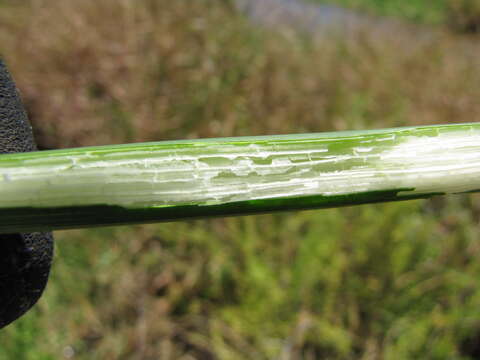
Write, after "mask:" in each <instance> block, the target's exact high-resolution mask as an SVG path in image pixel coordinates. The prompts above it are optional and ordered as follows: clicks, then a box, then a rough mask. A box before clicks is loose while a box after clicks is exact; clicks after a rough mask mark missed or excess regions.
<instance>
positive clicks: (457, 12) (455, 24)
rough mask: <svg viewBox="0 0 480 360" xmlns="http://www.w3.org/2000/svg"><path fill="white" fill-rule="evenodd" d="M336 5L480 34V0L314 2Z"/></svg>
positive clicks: (317, 0) (314, 0) (345, 0)
mask: <svg viewBox="0 0 480 360" xmlns="http://www.w3.org/2000/svg"><path fill="white" fill-rule="evenodd" d="M310 1H313V2H320V3H329V4H336V5H340V6H346V7H351V8H354V9H357V10H362V11H368V12H370V13H372V14H376V15H387V16H391V17H401V18H405V19H408V20H411V21H414V22H421V23H426V24H436V25H439V24H443V25H447V26H448V27H449V28H450V29H451V30H453V31H455V32H458V33H467V34H471V33H478V32H480V1H479V0H435V1H431V0H408V1H405V0H310Z"/></svg>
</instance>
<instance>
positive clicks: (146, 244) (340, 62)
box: [0, 0, 480, 360]
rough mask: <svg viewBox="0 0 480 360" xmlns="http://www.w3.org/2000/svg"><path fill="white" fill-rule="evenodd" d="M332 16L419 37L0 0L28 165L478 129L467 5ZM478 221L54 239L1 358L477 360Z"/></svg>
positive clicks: (195, 12)
mask: <svg viewBox="0 0 480 360" xmlns="http://www.w3.org/2000/svg"><path fill="white" fill-rule="evenodd" d="M337 3H339V4H343V5H350V6H356V7H361V8H362V9H363V10H368V11H372V13H377V14H387V15H390V16H397V17H399V18H402V17H405V16H406V17H407V18H408V19H410V20H415V21H419V22H424V23H427V24H429V25H418V26H414V27H411V26H410V25H409V26H406V28H408V30H406V31H404V32H403V31H402V32H399V33H385V34H372V33H369V32H368V31H366V32H362V33H361V34H356V35H355V36H351V37H349V38H348V39H347V38H345V39H339V38H338V37H337V38H325V37H322V38H321V40H320V39H314V38H311V37H309V36H308V35H306V34H296V33H293V32H292V31H282V29H281V27H279V28H278V29H266V28H262V27H261V26H258V25H254V24H252V23H250V22H249V20H248V19H246V18H245V17H244V16H242V15H241V14H239V13H238V12H237V11H236V10H235V6H234V5H233V3H232V2H231V1H227V0H175V1H169V0H137V1H133V0H102V1H97V0H82V1H75V0H63V1H54V0H22V1H15V0H3V1H2V2H1V3H0V4H1V5H0V53H1V54H2V56H3V57H4V58H5V60H6V61H7V63H8V64H9V66H10V69H11V72H12V73H13V75H14V77H15V79H16V81H17V84H18V86H19V88H20V90H21V93H22V97H23V99H24V102H25V104H26V106H27V107H28V111H29V114H30V118H31V121H32V123H33V126H34V129H35V132H36V137H37V140H38V142H39V145H40V147H41V148H42V149H52V148H62V147H74V146H84V145H93V144H95V145H100V144H112V143H124V142H136V141H153V140H164V139H179V138H196V137H213V136H230V135H235V136H240V135H261V134H279V133H300V132H318V131H325V130H343V129H366V128H381V127H392V126H403V125H414V124H433V123H450V122H470V121H475V120H477V119H478V114H479V113H480V101H479V94H480V66H479V65H480V64H479V62H480V48H479V43H478V37H476V36H475V35H472V33H473V32H472V31H471V27H468V29H466V30H468V31H466V30H465V29H462V27H461V26H460V25H458V26H457V25H456V24H457V22H458V23H459V24H460V23H462V21H463V20H454V19H457V18H458V19H463V18H464V17H463V16H461V15H459V14H461V13H462V11H463V10H461V9H463V8H462V7H461V6H460V5H458V4H461V3H462V4H463V3H465V4H466V3H467V1H466V0H463V1H461V0H458V1H453V0H452V1H450V2H449V1H447V0H445V1H438V2H427V1H420V0H418V1H413V0H412V1H408V2H406V1H395V0H388V1H387V0H385V1H373V0H356V1H354V0H352V1H347V0H344V1H341V0H338V1H337ZM469 3H470V4H471V5H472V6H478V2H477V1H475V0H471V1H470V2H469ZM432 4H435V6H433V5H432ZM454 4H457V5H458V6H459V7H458V8H455V7H454V6H457V5H454ZM462 6H463V5H462ZM412 9H413V10H412ZM454 9H460V10H454ZM477 9H478V8H477ZM405 14H407V15H405ZM412 14H413V15H412ZM467 14H469V15H471V14H472V12H471V11H467ZM432 19H433V20H432ZM476 21H478V17H477V18H476ZM432 24H436V25H435V28H434V29H433V30H432V26H433V25H432ZM451 24H455V26H453V27H452V25H451ZM466 32H467V33H469V34H470V35H468V36H467V35H464V33H466ZM422 34H423V35H425V34H427V35H426V36H423V35H422ZM479 214H480V199H479V197H478V196H474V195H472V196H456V197H448V198H437V199H433V200H431V201H409V202H403V203H397V204H380V205H368V206H361V207H354V208H342V209H332V210H321V211H306V212H299V213H285V214H274V215H262V216H254V217H240V218H227V219H214V220H208V221H207V220H197V221H189V222H181V223H168V224H158V225H148V226H147V225H146V226H130V227H118V228H100V229H88V230H78V231H62V232H57V233H56V239H57V241H56V244H57V252H56V259H55V264H54V268H53V272H52V276H51V280H50V283H49V286H48V288H47V291H46V293H45V295H44V297H43V299H42V300H41V301H40V303H39V304H38V306H36V307H35V309H34V310H33V311H31V312H30V313H29V314H27V315H26V316H25V317H23V318H22V319H21V320H19V321H17V322H16V323H15V324H13V325H11V326H9V327H8V328H6V329H5V330H2V332H1V334H0V358H2V359H18V360H21V359H25V360H38V359H41V360H43V359H45V360H47V359H102V360H105V359H106V360H108V359H202V360H203V359H280V360H287V359H292V360H296V359H365V360H375V359H459V360H460V359H474V358H477V357H478V356H480V280H479V279H480V261H479V256H480V253H479V251H480V235H479V232H478V219H479Z"/></svg>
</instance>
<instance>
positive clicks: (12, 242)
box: [0, 59, 53, 328]
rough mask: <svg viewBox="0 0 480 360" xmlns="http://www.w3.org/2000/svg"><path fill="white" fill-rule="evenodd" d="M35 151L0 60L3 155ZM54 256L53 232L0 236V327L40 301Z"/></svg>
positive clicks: (26, 120)
mask: <svg viewBox="0 0 480 360" xmlns="http://www.w3.org/2000/svg"><path fill="white" fill-rule="evenodd" d="M34 150H36V146H35V142H34V140H33V134H32V128H31V126H30V123H29V122H28V118H27V114H26V112H25V110H24V109H23V105H22V103H21V100H20V97H19V95H18V93H17V90H16V88H15V84H14V83H13V80H12V78H11V77H10V75H9V73H8V71H7V68H6V67H5V64H4V63H3V61H2V60H1V59H0V153H14V152H24V151H34ZM0 175H1V174H0ZM0 186H1V184H0ZM0 201H1V199H0ZM52 257H53V238H52V234H51V233H38V232H37V233H29V234H0V328H2V327H4V326H6V325H8V324H9V323H11V322H12V321H14V320H15V319H17V318H18V317H20V316H21V315H23V314H24V313H25V312H26V311H27V310H28V309H30V308H31V307H32V306H33V305H34V304H35V303H36V302H37V300H38V299H39V298H40V295H42V292H43V289H44V288H45V285H46V284H47V280H48V274H49V272H50V266H51V263H52Z"/></svg>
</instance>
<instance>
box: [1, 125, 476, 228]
mask: <svg viewBox="0 0 480 360" xmlns="http://www.w3.org/2000/svg"><path fill="white" fill-rule="evenodd" d="M479 175H480V124H476V123H475V124H455V125H441V126H423V127H409V128H397V129H386V130H373V131H351V132H335V133H320V134H302V135H279V136H265V137H240V138H219V139H202V140H184V141H168V142H157V143H141V144H128V145H116V146H104V147H88V148H77V149H67V150H53V151H43V152H32V153H22V154H9V155H2V156H0V233H1V232H3V233H5V232H12V231H19V230H22V231H23V230H29V231H32V230H47V229H64V228H77V227H88V226H95V225H112V224H126V223H141V222H156V221H171V220H181V219H186V218H195V217H209V216H226V215H243V214H253V213H259V212H270V211H278V210H293V209H309V208H325V207H335V206H344V205H354V204H363V203H373V202H381V201H396V200H406V199H415V198H427V197H429V196H432V195H436V194H447V193H462V192H474V191H477V190H478V189H480V177H479Z"/></svg>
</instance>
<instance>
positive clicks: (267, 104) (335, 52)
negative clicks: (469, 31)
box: [0, 0, 480, 147]
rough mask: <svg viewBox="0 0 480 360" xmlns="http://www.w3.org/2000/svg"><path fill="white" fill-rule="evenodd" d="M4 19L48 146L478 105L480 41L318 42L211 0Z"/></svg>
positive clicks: (7, 52) (257, 129)
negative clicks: (259, 24) (256, 22)
mask: <svg viewBox="0 0 480 360" xmlns="http://www.w3.org/2000/svg"><path fill="white" fill-rule="evenodd" d="M207 8H208V11H207V10H206V9H207ZM0 24H2V25H1V29H2V31H1V33H0V39H1V47H0V51H1V53H2V54H4V56H5V57H6V59H7V61H8V62H9V64H10V66H11V68H12V70H13V72H14V74H15V76H16V78H17V81H18V83H19V86H20V88H21V90H22V93H23V97H24V99H25V101H26V103H27V105H28V108H29V111H30V114H31V117H32V120H33V122H34V124H35V127H36V130H37V132H38V135H39V138H40V142H41V145H43V146H45V147H65V146H78V145H93V144H108V143H120V142H129V141H130V142H133V141H151V140H159V139H166V138H169V139H170V138H188V137H212V136H228V135H233V134H234V135H251V134H271V133H287V132H305V131H322V130H329V129H345V128H352V127H353V128H365V127H382V126H392V125H394V126H396V125H407V124H430V123H442V122H466V121H475V120H476V116H477V115H476V114H478V113H479V111H480V102H479V101H477V95H478V93H479V90H480V88H479V84H480V70H479V69H480V66H479V63H480V60H478V59H480V56H478V55H479V52H480V51H479V47H478V46H476V45H474V44H462V43H459V42H461V41H459V40H458V39H457V38H450V37H448V36H447V35H442V34H435V33H431V34H429V33H427V34H423V33H421V32H420V33H416V30H418V31H421V29H416V30H415V29H414V30H412V31H410V32H400V33H398V34H391V33H389V34H359V35H358V36H356V37H355V39H350V40H349V41H341V40H340V41H335V40H331V39H330V40H328V39H327V40H323V41H322V42H320V43H317V44H313V45H312V44H311V43H310V42H309V41H308V40H302V39H299V38H298V37H297V36H294V35H292V34H286V35H285V34H284V35H279V34H274V33H271V32H270V33H268V32H267V31H261V30H254V29H252V28H251V26H250V25H249V24H247V23H246V22H245V21H244V20H243V19H241V18H240V17H239V16H237V15H235V14H234V13H233V10H232V8H231V7H229V6H227V5H225V4H224V5H221V2H220V1H215V0H210V1H209V0H198V1H193V2H192V1H187V0H178V1H154V0H144V1H133V0H122V1H113V0H105V1H101V2H99V1H94V0H86V1H81V2H80V1H74V0H65V1H61V2H57V1H51V0H36V1H33V0H31V1H25V2H24V3H23V5H18V6H17V7H15V8H11V9H9V11H3V12H2V13H1V14H0Z"/></svg>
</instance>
